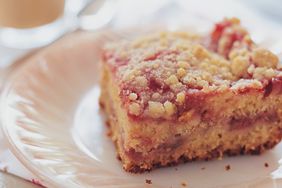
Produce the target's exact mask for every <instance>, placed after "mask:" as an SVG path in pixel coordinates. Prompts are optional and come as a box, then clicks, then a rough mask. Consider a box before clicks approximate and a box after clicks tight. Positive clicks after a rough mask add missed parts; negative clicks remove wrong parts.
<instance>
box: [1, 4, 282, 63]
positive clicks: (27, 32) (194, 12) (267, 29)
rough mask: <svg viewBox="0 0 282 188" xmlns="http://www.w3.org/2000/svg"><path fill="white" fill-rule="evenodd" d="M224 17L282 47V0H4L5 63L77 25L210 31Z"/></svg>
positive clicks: (83, 27)
mask: <svg viewBox="0 0 282 188" xmlns="http://www.w3.org/2000/svg"><path fill="white" fill-rule="evenodd" d="M224 17H238V18H240V19H241V20H242V22H243V24H244V25H245V26H246V27H248V29H249V30H250V32H251V34H252V36H253V39H254V40H255V41H256V42H258V43H263V44H265V43H271V44H272V46H271V50H272V51H274V52H275V53H280V52H281V49H282V48H281V46H282V42H280V41H277V37H276V36H279V35H280V31H281V30H282V3H281V1H279V0H213V1H210V0H142V1H137V0H135V1H133V0H0V66H5V65H7V64H10V63H11V62H13V61H14V60H15V58H17V57H18V56H17V55H14V54H19V55H20V54H25V53H26V52H27V51H30V50H31V49H36V48H39V47H43V46H46V45H48V44H50V43H51V42H53V41H55V40H57V39H58V38H60V37H62V36H64V35H65V34H66V33H70V32H72V31H75V30H87V31H89V30H90V31H93V32H95V31H98V30H102V29H122V28H128V27H140V28H148V27H151V26H152V25H153V26H156V25H160V26H165V27H166V28H167V29H171V30H174V29H179V28H183V27H185V28H189V29H190V30H197V31H200V32H206V31H208V28H210V27H211V25H212V24H213V23H214V22H217V21H219V20H221V19H223V18H224ZM254 31H255V32H254ZM274 36H275V37H274ZM279 37H280V36H279ZM273 42H275V44H274V43H273ZM11 49H12V50H13V54H12V55H9V53H10V51H11Z"/></svg>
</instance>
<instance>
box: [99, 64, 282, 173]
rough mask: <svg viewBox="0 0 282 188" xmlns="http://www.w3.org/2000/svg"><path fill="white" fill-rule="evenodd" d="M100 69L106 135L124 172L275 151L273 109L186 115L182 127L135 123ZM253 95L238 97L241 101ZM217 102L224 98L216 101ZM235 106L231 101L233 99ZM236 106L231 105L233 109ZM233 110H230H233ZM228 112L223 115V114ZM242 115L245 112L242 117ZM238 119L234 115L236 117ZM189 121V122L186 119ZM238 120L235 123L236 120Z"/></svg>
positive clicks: (279, 132)
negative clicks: (248, 113) (211, 115)
mask: <svg viewBox="0 0 282 188" xmlns="http://www.w3.org/2000/svg"><path fill="white" fill-rule="evenodd" d="M109 72H110V71H109V70H107V68H106V67H104V71H103V78H102V83H101V88H102V93H101V98H100V104H101V106H102V107H103V109H104V111H105V112H106V114H107V115H108V120H109V124H108V125H109V130H110V134H109V135H110V136H111V138H112V140H113V141H114V143H115V145H116V147H117V151H118V156H119V158H120V159H121V161H122V164H123V168H124V169H125V170H126V171H129V172H135V173H137V172H144V171H149V170H152V169H153V168H156V167H161V166H170V165H175V164H178V163H182V162H188V161H194V160H209V159H213V158H222V157H223V156H224V155H239V154H260V153H262V152H264V151H265V150H267V149H270V148H272V147H274V146H275V145H276V144H277V143H279V142H280V140H281V138H282V123H281V119H280V116H279V114H278V111H279V109H278V106H279V105H278V104H279V101H280V98H279V97H278V98H276V99H274V96H272V95H270V97H272V99H271V101H272V100H275V101H276V103H277V106H273V105H272V104H269V106H267V105H268V101H264V102H263V103H264V104H265V106H264V107H265V108H264V109H262V110H261V111H259V108H260V107H256V106H253V108H254V109H253V111H254V114H252V115H249V117H248V116H244V117H243V118H242V116H241V115H238V114H239V112H235V111H234V112H232V113H233V114H227V115H226V118H223V119H220V118H219V119H218V120H215V119H213V118H211V119H210V121H209V120H207V118H206V116H205V115H203V114H201V115H200V116H199V115H195V114H192V115H191V114H188V115H187V114H186V116H187V117H185V118H188V119H189V120H188V121H184V122H178V123H177V122H173V121H156V120H150V119H147V120H142V121H138V120H134V119H130V118H129V117H128V116H127V113H126V111H124V110H123V108H122V104H121V101H120V98H119V90H118V88H117V86H115V84H114V79H113V78H112V77H111V74H109ZM251 96H253V97H254V98H257V96H256V95H255V94H253V93H250V96H248V95H247V94H246V95H245V96H242V99H241V100H243V101H244V100H245V99H244V98H247V99H248V100H249V101H251V100H252V98H251ZM219 98H221V99H219V100H222V98H224V97H220V96H219ZM231 102H234V103H233V104H235V102H236V99H234V101H231ZM235 106H236V104H235ZM235 108H237V107H234V109H235ZM222 113H227V111H222ZM244 113H247V112H245V111H243V112H241V114H244ZM235 115H237V116H235ZM188 116H189V117H188ZM238 117H239V118H238Z"/></svg>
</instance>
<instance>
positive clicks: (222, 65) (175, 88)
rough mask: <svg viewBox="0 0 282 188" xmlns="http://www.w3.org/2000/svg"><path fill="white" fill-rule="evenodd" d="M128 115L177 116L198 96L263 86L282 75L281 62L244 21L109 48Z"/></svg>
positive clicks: (108, 57) (107, 52)
mask: <svg viewBox="0 0 282 188" xmlns="http://www.w3.org/2000/svg"><path fill="white" fill-rule="evenodd" d="M104 58H105V62H107V63H108V64H109V65H110V67H111V69H112V71H113V72H114V75H115V78H116V82H117V83H118V85H119V86H120V88H121V91H120V96H121V98H122V101H123V105H124V106H125V107H126V109H128V113H129V114H131V115H134V116H138V117H150V118H156V119H158V118H164V119H167V118H168V117H172V116H175V119H177V118H178V117H177V116H179V115H181V114H179V112H180V111H183V108H185V103H186V102H187V101H189V97H188V98H187V97H186V96H187V95H188V94H189V93H191V92H193V93H195V92H202V93H208V92H223V91H225V90H232V91H234V92H237V91H239V90H241V89H242V88H244V87H253V86H255V87H256V88H261V87H263V86H264V85H265V84H267V83H268V81H269V80H271V79H272V78H274V77H277V76H282V72H281V69H280V68H279V67H278V62H279V59H278V57H277V56H276V55H274V54H273V53H271V52H270V51H268V50H266V49H262V48H260V47H258V46H257V45H256V44H255V43H254V42H253V41H252V40H251V38H250V36H249V34H248V32H247V31H246V29H244V28H243V27H242V26H241V24H240V21H239V20H238V19H233V18H232V19H225V20H224V21H222V22H220V23H218V24H216V26H215V28H214V29H213V31H212V32H211V34H210V35H208V36H198V35H195V34H189V33H186V32H161V33H155V34H152V35H149V36H144V37H140V38H139V39H136V40H133V41H122V42H118V43H112V44H109V45H107V47H106V49H105V53H104Z"/></svg>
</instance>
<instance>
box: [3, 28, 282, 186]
mask: <svg viewBox="0 0 282 188" xmlns="http://www.w3.org/2000/svg"><path fill="white" fill-rule="evenodd" d="M103 41H104V40H102V38H100V37H97V36H96V35H94V34H90V33H82V34H73V35H71V36H69V37H67V38H65V39H63V40H62V41H60V42H58V43H56V44H54V45H52V46H51V47H48V48H46V49H44V50H42V51H40V52H38V53H37V54H35V55H34V56H33V57H31V58H29V59H27V60H25V63H24V65H22V66H21V67H19V68H18V69H17V70H16V71H15V72H14V74H13V76H12V77H10V78H9V82H8V83H7V84H6V86H5V88H4V92H3V94H2V98H1V116H2V123H3V129H4V132H5V135H6V137H7V139H8V141H9V144H10V147H11V150H12V151H13V153H14V154H15V155H16V156H17V158H18V159H19V160H20V161H21V162H22V163H23V164H24V165H25V166H26V167H27V168H28V169H29V170H30V171H31V172H33V173H34V174H35V175H37V176H38V177H39V178H40V179H41V180H42V181H43V184H44V185H46V186H49V187H68V188H69V187H103V188H104V187H144V186H147V187H185V185H187V187H190V188H193V187H228V188H230V187H248V188H254V187H282V182H281V179H280V178H281V177H282V170H281V169H280V166H281V164H280V163H281V161H280V159H281V158H282V145H281V144H280V145H278V146H277V147H275V148H274V149H272V150H271V151H268V152H266V153H265V154H263V155H261V156H238V157H230V158H228V157H227V158H224V159H223V160H220V161H219V160H213V161H209V162H205V161H202V162H193V163H187V164H182V165H178V166H177V167H168V168H162V169H157V170H154V171H152V172H150V173H144V174H130V173H126V172H124V171H123V170H122V167H121V164H120V162H119V161H118V160H117V159H116V152H115V148H114V146H113V144H112V142H111V140H110V139H109V138H108V137H107V136H106V132H107V130H106V127H105V123H104V119H103V115H102V114H101V112H100V111H99V105H98V97H99V90H100V89H99V83H98V76H99V66H98V57H99V49H100V46H101V45H102V43H103ZM265 163H267V164H268V165H269V166H268V167H265ZM227 165H230V167H231V169H230V170H228V171H227V170H226V169H225V167H226V166H227ZM146 179H150V180H152V184H151V185H148V184H146V183H145V181H146Z"/></svg>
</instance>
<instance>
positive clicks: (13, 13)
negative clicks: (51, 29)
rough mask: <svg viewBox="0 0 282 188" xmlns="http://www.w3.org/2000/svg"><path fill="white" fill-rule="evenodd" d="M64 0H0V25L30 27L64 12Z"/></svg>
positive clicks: (48, 21) (45, 22) (55, 17)
mask: <svg viewBox="0 0 282 188" xmlns="http://www.w3.org/2000/svg"><path fill="white" fill-rule="evenodd" d="M64 4H65V1H64V0H0V27H14V28H31V27H36V26H40V25H44V24H47V23H50V22H52V21H54V20H55V19H57V18H58V17H59V16H60V15H62V14H63V12H64Z"/></svg>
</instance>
